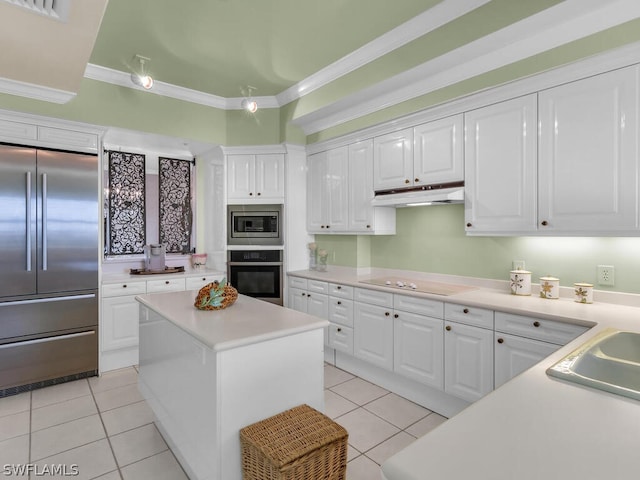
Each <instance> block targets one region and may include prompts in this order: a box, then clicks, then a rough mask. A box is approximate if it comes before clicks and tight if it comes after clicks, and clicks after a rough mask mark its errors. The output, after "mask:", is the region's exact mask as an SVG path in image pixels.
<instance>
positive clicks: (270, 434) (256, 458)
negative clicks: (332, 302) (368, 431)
mask: <svg viewBox="0 0 640 480" xmlns="http://www.w3.org/2000/svg"><path fill="white" fill-rule="evenodd" d="M347 438H348V434H347V431H346V430H345V429H344V428H343V427H341V426H340V425H338V424H337V423H336V422H334V421H333V420H331V419H330V418H329V417H327V416H326V415H323V414H322V413H320V412H318V411H317V410H314V409H313V408H311V407H310V406H308V405H300V406H298V407H294V408H292V409H290V410H287V411H285V412H282V413H279V414H277V415H274V416H273V417H270V418H267V419H265V420H262V421H260V422H257V423H254V424H253V425H249V426H247V427H245V428H243V429H242V430H240V443H241V445H242V472H243V479H244V480H344V479H345V476H346V469H347Z"/></svg>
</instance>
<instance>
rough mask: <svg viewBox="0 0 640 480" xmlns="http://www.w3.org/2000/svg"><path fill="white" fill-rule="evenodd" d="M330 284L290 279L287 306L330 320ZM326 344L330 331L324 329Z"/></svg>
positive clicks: (304, 279) (295, 278)
mask: <svg viewBox="0 0 640 480" xmlns="http://www.w3.org/2000/svg"><path fill="white" fill-rule="evenodd" d="M328 292H329V284H328V283H327V282H320V281H318V280H308V279H306V278H299V277H289V294H288V302H287V306H288V307H289V308H291V309H293V310H297V311H298V312H303V313H308V314H309V315H315V316H316V317H320V318H323V319H325V320H328V319H329V297H328V295H327V293H328ZM324 344H325V345H329V329H328V327H327V328H325V329H324Z"/></svg>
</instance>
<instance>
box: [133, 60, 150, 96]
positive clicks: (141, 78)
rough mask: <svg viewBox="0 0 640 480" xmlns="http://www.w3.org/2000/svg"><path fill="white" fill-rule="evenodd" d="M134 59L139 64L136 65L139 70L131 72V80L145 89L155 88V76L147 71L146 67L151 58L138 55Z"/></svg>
mask: <svg viewBox="0 0 640 480" xmlns="http://www.w3.org/2000/svg"><path fill="white" fill-rule="evenodd" d="M133 59H134V62H135V63H137V65H135V66H136V67H137V68H136V70H137V72H134V73H132V74H131V81H132V82H133V83H134V84H135V85H138V86H139V87H142V88H144V89H145V90H150V89H151V88H153V77H152V76H151V75H149V74H148V73H146V71H145V68H144V65H145V63H146V62H149V61H150V59H149V58H147V57H143V56H142V55H136V56H134V57H133Z"/></svg>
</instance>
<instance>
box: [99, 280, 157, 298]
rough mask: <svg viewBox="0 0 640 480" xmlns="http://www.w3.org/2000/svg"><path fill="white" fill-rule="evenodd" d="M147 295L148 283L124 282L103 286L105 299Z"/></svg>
mask: <svg viewBox="0 0 640 480" xmlns="http://www.w3.org/2000/svg"><path fill="white" fill-rule="evenodd" d="M143 293H147V282H122V283H110V284H108V285H102V296H103V297H120V296H122V295H141V294H143Z"/></svg>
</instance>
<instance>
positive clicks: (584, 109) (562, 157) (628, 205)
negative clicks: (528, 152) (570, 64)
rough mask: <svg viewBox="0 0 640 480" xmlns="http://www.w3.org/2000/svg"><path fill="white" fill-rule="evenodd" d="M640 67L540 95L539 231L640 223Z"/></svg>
mask: <svg viewBox="0 0 640 480" xmlns="http://www.w3.org/2000/svg"><path fill="white" fill-rule="evenodd" d="M637 88H638V67H636V66H634V67H628V68H624V69H620V70H615V71H612V72H609V73H606V74H603V75H596V76H594V77H590V78H587V79H584V80H580V81H577V82H572V83H568V84H566V85H561V86H559V87H555V88H551V89H549V90H545V91H542V92H540V93H539V97H538V102H539V115H540V156H539V160H538V181H539V189H538V192H539V193H538V209H539V211H538V222H539V223H538V228H539V229H540V230H541V231H549V232H571V233H573V232H576V233H591V232H596V233H614V232H618V231H629V230H633V229H635V228H636V227H637V216H638V215H637V212H638V204H637V200H636V197H637V186H636V183H637V165H638V161H637V151H636V142H637V139H638V118H637V115H638V113H637V112H638V93H637Z"/></svg>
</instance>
